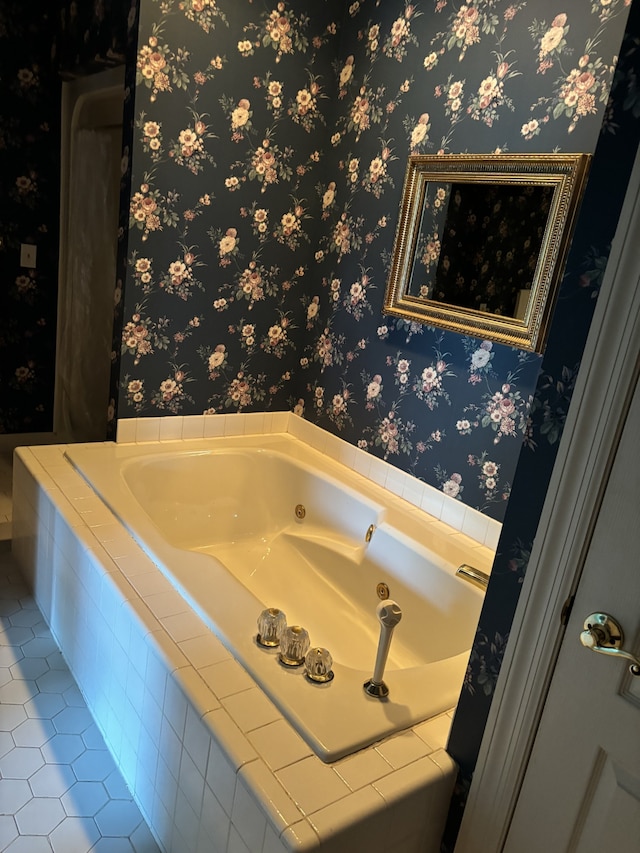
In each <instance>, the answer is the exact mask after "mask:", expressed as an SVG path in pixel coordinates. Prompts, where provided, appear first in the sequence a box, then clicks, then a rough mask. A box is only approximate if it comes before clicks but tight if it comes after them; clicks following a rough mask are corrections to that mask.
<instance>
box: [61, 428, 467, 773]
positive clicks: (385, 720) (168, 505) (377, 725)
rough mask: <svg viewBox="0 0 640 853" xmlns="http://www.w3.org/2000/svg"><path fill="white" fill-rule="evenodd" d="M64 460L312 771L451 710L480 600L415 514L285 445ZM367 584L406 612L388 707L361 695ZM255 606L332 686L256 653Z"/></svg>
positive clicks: (300, 447) (373, 625)
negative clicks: (303, 645)
mask: <svg viewBox="0 0 640 853" xmlns="http://www.w3.org/2000/svg"><path fill="white" fill-rule="evenodd" d="M66 456H67V458H68V460H69V461H70V462H71V463H72V465H73V466H74V467H75V468H76V469H77V470H78V471H79V472H80V473H81V474H82V476H83V477H84V478H85V480H87V481H88V482H89V483H90V484H91V487H92V488H93V489H94V490H95V491H96V492H97V493H98V495H99V496H100V497H101V498H102V500H103V501H104V502H105V503H106V504H107V505H108V506H109V507H110V509H111V511H112V512H113V513H114V514H115V515H116V516H117V517H118V518H119V519H120V521H121V522H122V523H123V524H124V525H125V526H126V528H127V529H128V531H129V532H130V533H131V534H132V536H133V537H134V538H135V539H136V541H137V542H138V543H139V544H140V546H141V547H142V548H143V550H144V551H145V552H146V553H147V555H148V556H149V557H151V559H152V560H153V561H154V562H155V563H156V564H157V565H158V566H159V567H161V570H162V572H163V573H164V574H165V575H166V577H167V578H168V579H169V580H170V581H171V583H172V584H173V585H174V586H175V587H176V588H177V589H178V590H179V591H180V592H181V594H182V595H183V596H184V597H185V598H186V599H187V601H188V602H189V603H190V605H191V606H192V607H193V609H194V610H195V611H196V612H197V613H198V614H199V615H200V616H201V618H202V619H204V620H205V622H206V623H207V624H208V625H209V626H210V628H211V629H212V630H213V631H214V632H215V633H216V634H217V635H218V636H219V637H220V639H221V640H222V642H223V643H224V644H225V645H226V646H227V648H228V649H229V650H230V651H231V652H232V654H233V656H234V657H235V658H236V659H237V660H239V661H240V662H241V663H242V665H243V666H244V667H245V668H246V669H247V670H248V671H249V672H250V674H251V675H252V676H253V678H254V679H255V680H256V681H257V682H258V683H259V684H260V685H261V687H262V688H263V690H264V691H265V692H266V693H267V694H268V695H269V696H270V697H271V699H272V700H273V702H274V703H275V704H276V705H277V706H278V708H279V709H280V711H281V712H282V713H283V715H284V716H286V717H287V718H288V719H289V721H290V722H291V723H292V725H293V726H294V727H295V728H296V729H297V730H298V732H299V733H300V734H301V735H302V737H303V738H304V739H305V740H306V741H307V743H308V744H309V745H310V746H311V748H312V749H313V750H314V751H315V752H316V754H317V755H318V756H319V757H320V758H321V759H322V760H323V761H325V762H331V761H334V760H336V759H339V758H341V757H343V756H345V755H348V754H349V753H352V752H355V751H356V750H358V749H361V748H362V747H364V746H366V745H368V744H371V743H373V742H375V741H379V740H380V739H382V738H384V737H386V736H387V735H389V734H391V733H393V732H397V731H399V730H402V729H405V728H408V727H410V726H413V725H414V724H416V723H417V722H419V721H421V720H424V719H427V718H429V717H433V716H435V715H437V714H440V713H442V712H443V711H446V710H447V709H450V708H451V707H453V706H454V705H455V703H456V701H457V698H458V695H459V692H460V687H461V684H462V679H463V676H464V672H465V667H466V663H467V660H468V654H469V649H470V647H471V642H472V639H473V635H474V632H475V627H476V625H477V621H478V616H479V611H480V606H481V601H482V595H481V593H480V592H479V591H478V590H477V589H476V588H475V587H474V586H472V585H471V584H469V583H467V582H466V581H464V580H461V579H460V578H456V577H455V569H456V568H457V566H456V564H455V563H452V562H450V561H448V560H447V559H446V558H445V556H443V555H446V552H447V547H446V546H447V542H446V539H447V536H446V535H444V536H443V534H442V531H441V527H442V525H439V524H438V523H435V522H434V520H430V519H429V517H428V516H426V515H425V514H424V513H420V512H418V511H417V510H415V509H411V508H410V507H409V505H408V504H405V502H403V501H401V500H399V499H397V498H395V497H394V496H393V495H390V494H389V493H388V492H386V490H384V489H383V488H381V487H379V486H377V485H376V484H374V483H372V482H371V481H369V480H367V479H365V478H364V477H362V476H360V475H359V474H357V473H355V472H353V471H350V470H349V469H347V468H346V467H344V466H342V465H340V464H339V463H337V462H335V461H333V460H331V459H329V458H327V457H325V456H323V455H322V454H321V453H318V452H317V451H315V450H313V449H312V448H310V447H308V446H306V445H304V444H303V443H301V442H299V441H296V440H295V439H292V438H291V437H289V436H287V435H272V436H258V437H255V436H237V437H226V438H214V439H210V440H207V441H202V442H191V443H190V448H189V449H188V450H185V449H183V445H180V449H178V450H177V449H176V448H175V446H173V445H172V444H171V443H167V444H165V445H164V446H162V445H161V444H160V445H158V444H153V445H144V444H138V445H117V444H116V445H111V444H98V445H80V446H77V447H73V446H71V447H69V448H68V449H67V452H66ZM299 506H303V507H304V518H299V517H298V516H299V515H302V514H303V513H301V512H300V511H298V513H296V507H299ZM372 526H373V527H372ZM371 530H373V535H371V536H370V541H368V542H367V541H366V534H367V531H371ZM379 583H384V584H386V585H387V586H388V587H389V590H390V594H391V597H392V598H393V599H394V600H395V601H397V602H398V604H399V605H400V606H401V608H402V610H403V619H402V621H401V622H400V624H399V625H398V627H397V628H396V629H395V633H394V637H393V642H392V646H391V653H390V656H389V661H388V664H387V669H386V672H385V682H386V683H387V685H388V686H389V688H390V696H389V698H388V700H385V701H381V700H379V699H375V698H372V697H370V696H368V695H366V694H365V692H364V690H363V683H364V682H365V681H366V680H367V679H368V678H369V677H370V676H371V674H372V670H373V664H374V661H375V655H376V646H377V642H378V635H379V624H378V622H377V619H376V616H375V609H376V605H377V604H378V601H379V599H378V597H377V594H376V587H377V585H378V584H379ZM267 606H270V607H278V608H280V609H282V610H284V612H285V613H286V615H287V620H288V622H289V624H299V625H302V626H304V627H305V628H307V630H308V631H309V634H310V637H311V642H312V644H313V645H317V646H324V647H326V648H328V649H329V650H330V652H331V654H332V656H333V660H334V666H333V669H334V673H335V678H334V679H333V680H332V681H331V682H329V683H326V684H312V683H311V682H309V681H308V680H307V679H306V678H305V677H304V676H303V674H302V672H301V671H300V670H299V669H296V670H291V669H288V668H285V667H283V666H282V665H280V664H279V663H278V662H277V651H271V650H266V649H264V648H262V647H260V646H259V645H258V644H257V643H256V619H257V617H258V614H259V613H260V611H261V610H262V609H263V608H264V607H267Z"/></svg>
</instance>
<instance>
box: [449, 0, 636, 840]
mask: <svg viewBox="0 0 640 853" xmlns="http://www.w3.org/2000/svg"><path fill="white" fill-rule="evenodd" d="M638 67H640V3H637V2H636V3H634V4H633V6H632V9H631V12H630V15H629V19H628V23H627V31H626V33H625V35H624V39H623V41H622V44H621V48H620V58H619V62H618V65H617V68H616V73H615V77H614V81H613V85H612V88H611V98H610V100H609V103H608V105H607V108H606V111H605V117H604V122H603V125H602V129H601V133H600V138H599V140H598V145H597V148H596V151H595V154H594V158H593V163H592V167H591V174H590V179H589V185H588V187H587V191H586V193H585V197H584V200H583V204H582V209H581V212H580V216H579V219H578V223H577V226H576V231H575V236H574V241H573V245H572V248H571V251H570V254H569V257H568V260H567V267H566V274H565V281H564V284H563V289H562V293H561V298H560V299H559V301H558V303H557V306H556V310H555V315H554V319H553V324H552V327H551V331H550V334H549V340H548V344H547V349H546V351H545V354H544V359H543V362H542V368H541V372H540V375H539V377H538V382H537V386H536V390H535V394H534V401H533V405H532V407H531V411H530V417H529V424H528V428H527V429H528V432H527V438H526V440H525V443H524V447H523V451H522V453H521V454H520V458H519V460H518V465H517V469H516V473H515V476H514V483H513V491H512V494H511V498H510V501H509V506H508V509H507V513H506V516H505V520H504V524H503V528H502V535H501V538H500V542H499V544H498V550H497V555H496V559H495V562H494V565H493V570H492V574H491V581H490V583H489V588H488V590H487V593H486V596H485V601H484V606H483V610H482V613H481V616H480V621H479V624H478V628H477V632H476V639H475V643H474V646H473V650H472V653H471V657H470V660H469V664H468V667H467V674H466V678H465V682H464V685H463V689H462V693H461V696H460V700H459V703H458V708H457V711H456V717H455V720H454V724H453V728H452V732H451V737H450V740H449V745H448V750H449V752H450V753H451V754H452V755H453V756H454V758H455V759H456V761H457V762H458V764H459V766H460V773H459V778H458V783H457V786H456V791H455V793H454V797H453V800H452V803H451V810H450V815H449V825H448V830H447V833H446V834H445V842H444V844H443V850H445V851H450V850H452V849H453V846H454V844H455V837H456V833H457V830H458V827H459V825H460V820H461V817H462V812H463V809H464V804H465V802H466V797H467V793H468V789H469V786H470V784H471V780H472V777H473V770H474V767H475V763H476V759H477V755H478V750H479V748H480V742H481V740H482V735H483V731H484V727H485V723H486V720H487V716H488V713H489V709H490V706H491V701H492V698H493V693H494V689H495V686H496V682H497V679H498V675H499V672H500V667H501V664H502V659H503V656H504V653H505V649H506V646H507V642H508V640H509V633H510V630H511V624H512V621H513V617H514V613H515V609H516V605H517V603H518V598H519V594H520V589H521V586H522V581H523V579H524V575H525V572H526V569H527V565H528V562H529V557H530V554H531V549H532V546H533V542H534V539H535V535H536V530H537V527H538V522H539V519H540V515H541V512H542V507H543V503H544V500H545V496H546V492H547V484H548V482H549V479H550V477H551V472H552V470H553V466H554V463H555V459H556V455H557V450H558V443H559V439H560V437H561V435H562V431H563V427H564V423H565V420H566V417H567V413H568V410H569V404H570V402H571V397H572V394H573V389H574V387H575V382H576V378H577V375H578V370H579V367H580V360H581V357H582V352H583V349H584V345H585V341H586V337H587V333H588V331H589V325H590V323H591V319H592V317H593V310H594V307H595V301H596V297H597V295H598V292H599V290H600V286H601V284H602V278H603V275H604V270H605V267H606V263H607V259H608V256H609V252H610V248H611V242H612V240H613V237H614V234H615V230H616V225H617V222H618V217H619V215H620V210H621V207H622V203H623V201H624V196H625V192H626V188H627V185H628V182H629V176H630V174H631V170H632V167H633V163H634V160H635V158H636V156H637V152H638V145H639V143H640V86H639V81H638V73H637V71H638ZM630 286H634V283H633V282H630Z"/></svg>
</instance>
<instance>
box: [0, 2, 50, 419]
mask: <svg viewBox="0 0 640 853" xmlns="http://www.w3.org/2000/svg"><path fill="white" fill-rule="evenodd" d="M50 5H51V4H49V3H46V2H44V0H36V2H34V3H33V4H29V5H28V6H25V4H24V3H20V2H17V0H16V2H7V1H6V0H5V2H2V3H0V197H1V198H2V205H1V206H0V433H17V432H38V431H45V430H49V429H51V423H52V409H53V362H52V359H51V353H52V352H53V351H55V340H56V322H55V320H56V296H57V273H58V269H57V262H58V209H59V189H58V183H59V156H60V155H59V144H58V137H59V104H60V83H59V80H58V78H57V76H56V73H55V68H54V67H53V64H52V61H51V44H52V41H53V39H54V35H55V25H56V21H55V15H54V13H53V11H52V10H51V9H50ZM56 106H57V109H56ZM22 243H30V244H32V245H34V246H35V247H36V267H35V269H32V268H26V267H21V265H20V245H21V244H22Z"/></svg>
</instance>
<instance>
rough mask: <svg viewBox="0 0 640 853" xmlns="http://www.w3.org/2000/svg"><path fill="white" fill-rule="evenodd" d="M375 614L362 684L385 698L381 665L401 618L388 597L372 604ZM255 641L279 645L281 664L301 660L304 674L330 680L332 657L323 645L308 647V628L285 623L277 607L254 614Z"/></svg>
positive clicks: (365, 688) (372, 692)
mask: <svg viewBox="0 0 640 853" xmlns="http://www.w3.org/2000/svg"><path fill="white" fill-rule="evenodd" d="M376 616H377V617H378V620H379V622H380V639H379V640H378V651H377V654H376V662H375V666H374V668H373V675H372V677H371V678H370V679H369V680H368V681H366V682H365V683H364V685H363V687H364V690H365V692H366V693H367V694H368V695H369V696H374V697H375V698H376V699H386V698H387V696H388V695H389V688H388V687H387V685H386V684H385V683H384V681H383V680H382V676H383V675H384V668H385V666H386V663H387V658H388V656H389V648H390V647H391V637H392V635H393V629H394V628H395V627H396V625H397V624H398V622H399V621H400V620H401V619H402V610H401V609H400V606H399V605H398V604H396V602H395V601H393V600H392V599H390V598H387V599H386V600H384V601H381V602H380V603H379V604H378V606H377V607H376ZM256 640H257V642H258V644H259V645H261V646H264V647H266V648H275V647H276V646H280V653H279V656H278V657H279V660H280V663H282V664H283V665H284V666H291V667H294V666H300V665H301V664H303V663H304V665H305V672H306V675H307V678H309V679H310V680H311V681H315V682H320V683H324V682H327V681H331V679H332V678H333V671H332V669H331V666H332V664H333V660H332V658H331V655H330V654H329V651H328V650H327V649H323V648H320V647H319V646H317V647H315V648H311V647H310V646H311V641H310V639H309V634H308V632H307V631H306V630H305V629H304V628H302V627H301V626H300V625H287V618H286V616H285V614H284V613H283V612H282V610H279V609H278V608H277V607H268V608H267V609H266V610H263V611H262V613H261V614H260V616H259V617H258V636H257V637H256Z"/></svg>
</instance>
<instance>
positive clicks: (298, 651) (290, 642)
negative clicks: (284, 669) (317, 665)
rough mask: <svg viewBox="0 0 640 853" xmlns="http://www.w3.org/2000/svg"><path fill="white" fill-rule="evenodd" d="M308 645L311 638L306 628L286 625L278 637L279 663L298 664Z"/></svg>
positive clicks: (286, 664)
mask: <svg viewBox="0 0 640 853" xmlns="http://www.w3.org/2000/svg"><path fill="white" fill-rule="evenodd" d="M310 645H311V640H310V639H309V633H308V631H307V630H306V628H302V627H301V626H300V625H288V626H287V627H286V628H285V629H284V631H283V632H282V635H281V637H280V656H279V657H280V663H283V664H284V665H285V666H300V664H301V663H303V662H304V656H305V655H306V653H307V651H308V649H309V646H310Z"/></svg>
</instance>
